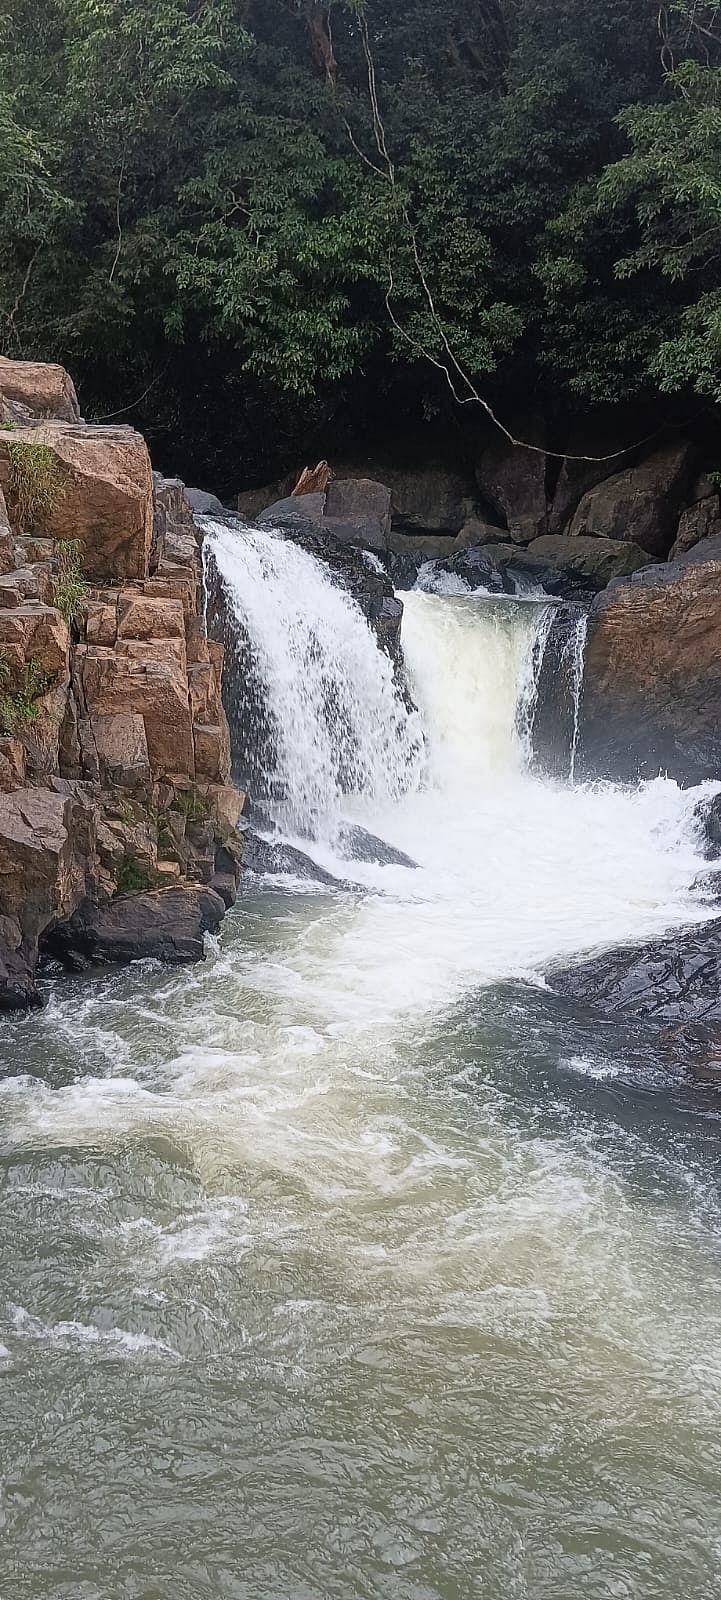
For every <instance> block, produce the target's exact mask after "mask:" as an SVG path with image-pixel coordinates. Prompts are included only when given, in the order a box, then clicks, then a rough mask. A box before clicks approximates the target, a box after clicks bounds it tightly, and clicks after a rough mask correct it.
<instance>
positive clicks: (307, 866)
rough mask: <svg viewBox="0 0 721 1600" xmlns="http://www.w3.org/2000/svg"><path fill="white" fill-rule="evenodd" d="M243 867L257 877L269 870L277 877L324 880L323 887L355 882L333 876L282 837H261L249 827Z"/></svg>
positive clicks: (349, 887) (314, 880) (265, 874)
mask: <svg viewBox="0 0 721 1600" xmlns="http://www.w3.org/2000/svg"><path fill="white" fill-rule="evenodd" d="M242 837H243V868H244V870H245V871H246V872H253V873H256V874H257V876H259V877H265V876H267V875H268V874H271V875H274V876H279V877H291V878H304V879H306V880H307V881H308V882H309V883H320V884H323V886H324V888H326V889H345V890H347V889H354V888H356V887H357V886H356V885H355V884H350V883H346V882H345V881H344V880H343V879H342V878H335V877H334V876H333V873H332V872H326V870H325V868H324V867H319V866H318V863H317V862H316V861H313V860H311V857H310V856H307V855H305V853H304V851H302V850H297V849H296V848H295V846H294V845H290V844H286V843H285V841H284V840H281V839H277V840H276V839H263V838H261V836H260V834H257V833H254V832H253V831H252V829H250V828H248V829H247V830H246V831H245V832H244V833H243V836H242Z"/></svg>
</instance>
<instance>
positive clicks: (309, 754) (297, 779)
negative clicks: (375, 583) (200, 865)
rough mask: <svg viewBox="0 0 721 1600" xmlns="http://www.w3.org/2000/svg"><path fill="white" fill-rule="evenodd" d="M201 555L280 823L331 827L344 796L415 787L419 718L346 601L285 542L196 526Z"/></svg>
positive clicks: (319, 567)
mask: <svg viewBox="0 0 721 1600" xmlns="http://www.w3.org/2000/svg"><path fill="white" fill-rule="evenodd" d="M206 526H207V528H208V529H209V530H210V531H209V537H208V540H207V550H208V551H209V552H210V554H211V556H212V558H213V559H214V561H215V563H216V566H217V568H218V570H219V572H220V573H221V576H222V579H223V582H224V585H225V589H226V593H227V595H228V599H229V602H230V603H231V604H232V605H233V606H234V607H235V611H236V615H237V617H238V620H239V622H240V624H241V626H242V627H243V629H244V630H245V631H246V633H247V634H248V636H249V637H250V640H251V642H252V646H253V657H254V661H255V665H256V668H257V672H258V677H259V680H260V683H261V685H262V688H263V692H264V700H265V704H266V707H267V711H268V713H269V716H270V718H271V721H272V728H273V734H274V739H275V745H276V761H275V766H274V769H273V770H272V771H271V772H270V773H268V774H267V776H268V779H269V785H270V787H271V789H272V790H273V791H275V792H276V793H277V794H279V795H280V797H281V799H280V806H279V811H278V815H279V819H280V821H281V822H282V823H283V825H284V827H285V828H286V829H288V830H290V831H291V832H293V831H299V832H302V833H304V834H307V835H308V836H310V837H314V836H316V835H319V834H320V835H322V834H326V835H327V834H329V833H332V832H333V831H334V828H335V826H336V824H337V821H338V818H339V815H340V811H341V808H342V805H343V804H344V802H345V799H346V797H353V796H358V797H360V796H363V797H364V798H365V799H366V801H367V802H369V803H371V804H381V803H382V802H384V801H389V800H397V799H398V798H399V797H400V795H401V794H403V793H404V792H405V790H407V789H408V788H409V787H413V786H414V785H415V784H417V782H418V780H419V776H420V770H421V764H422V759H423V740H422V735H421V730H420V726H419V722H418V718H417V717H416V716H415V715H414V714H411V713H409V711H408V709H407V708H406V706H405V705H404V703H403V700H402V698H401V695H400V693H399V691H398V688H397V685H396V683H395V681H394V676H393V667H392V664H391V662H390V660H389V659H388V657H387V656H386V655H384V654H383V652H382V651H380V650H378V649H377V648H376V644H375V639H374V638H373V636H372V634H371V633H370V631H369V629H368V628H367V627H366V625H365V621H364V619H363V617H362V615H361V613H360V612H359V610H358V607H357V606H356V604H355V603H354V601H353V600H352V599H351V598H350V596H349V595H348V594H346V592H345V591H344V590H343V589H341V588H339V587H337V585H335V584H333V582H332V581H331V576H330V573H329V571H328V568H327V567H325V566H324V564H323V563H322V562H321V561H317V560H316V559H315V557H313V556H311V555H309V554H307V553H306V552H305V551H303V550H301V549H299V548H298V547H297V546H296V545H295V544H293V542H292V541H291V540H289V539H283V538H282V537H274V536H273V535H271V534H269V533H264V532H263V533H261V532H256V531H254V530H247V531H245V530H244V531H243V532H242V533H241V532H239V531H238V530H237V529H234V528H229V527H226V526H225V525H224V524H222V523H213V522H212V521H207V522H206Z"/></svg>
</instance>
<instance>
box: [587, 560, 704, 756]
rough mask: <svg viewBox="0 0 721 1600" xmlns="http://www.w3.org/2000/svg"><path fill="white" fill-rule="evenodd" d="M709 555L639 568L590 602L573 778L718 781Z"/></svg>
mask: <svg viewBox="0 0 721 1600" xmlns="http://www.w3.org/2000/svg"><path fill="white" fill-rule="evenodd" d="M701 548H703V547H701ZM712 554H713V555H714V556H715V559H709V560H701V559H698V560H695V561H694V560H693V559H691V558H686V560H685V561H683V562H674V563H670V564H668V565H666V566H653V567H647V568H646V569H645V570H644V571H642V572H638V573H636V574H635V575H634V576H633V577H632V578H630V579H628V580H626V581H624V582H619V583H615V584H612V585H611V587H610V589H608V590H607V591H606V592H605V593H604V594H601V595H599V596H598V598H597V600H596V601H595V602H594V605H593V606H592V608H591V613H590V618H589V631H588V642H587V646H586V663H585V673H584V687H583V697H582V701H581V714H580V729H579V763H578V767H579V770H581V771H585V772H586V773H587V774H601V775H603V776H607V777H611V778H615V779H633V778H636V777H638V776H642V777H651V776H655V775H656V774H657V773H659V772H668V773H669V775H670V776H671V777H674V778H676V779H678V781H679V782H682V783H698V782H701V781H702V780H703V779H705V778H718V777H721V654H720V653H719V639H720V638H721V549H719V548H718V547H717V546H716V545H715V546H714V549H713V550H710V551H709V556H711V555H712Z"/></svg>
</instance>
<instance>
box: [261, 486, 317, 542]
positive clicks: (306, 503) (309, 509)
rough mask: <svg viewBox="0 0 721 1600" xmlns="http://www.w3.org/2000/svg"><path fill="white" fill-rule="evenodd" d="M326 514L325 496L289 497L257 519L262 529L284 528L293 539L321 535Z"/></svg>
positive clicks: (275, 504) (271, 506) (268, 508)
mask: <svg viewBox="0 0 721 1600" xmlns="http://www.w3.org/2000/svg"><path fill="white" fill-rule="evenodd" d="M324 514H325V495H324V494H304V495H301V496H293V495H288V496H287V497H286V498H285V499H284V500H275V501H274V502H273V504H272V505H270V506H268V507H267V509H266V510H265V511H263V512H261V514H260V515H259V516H258V517H257V518H256V521H257V523H258V526H259V527H260V528H270V529H273V528H282V529H283V531H284V532H287V533H289V534H291V535H292V536H293V537H298V536H302V535H303V534H308V533H311V534H312V533H319V532H320V531H321V530H322V527H323V517H324Z"/></svg>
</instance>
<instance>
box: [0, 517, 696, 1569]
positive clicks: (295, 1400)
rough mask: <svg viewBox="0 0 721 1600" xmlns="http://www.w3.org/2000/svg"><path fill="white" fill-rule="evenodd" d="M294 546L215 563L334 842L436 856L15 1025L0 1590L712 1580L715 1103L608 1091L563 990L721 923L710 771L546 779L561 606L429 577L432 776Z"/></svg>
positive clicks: (424, 716)
mask: <svg viewBox="0 0 721 1600" xmlns="http://www.w3.org/2000/svg"><path fill="white" fill-rule="evenodd" d="M281 544H282V541H279V540H271V539H270V538H269V536H267V535H264V534H251V535H250V538H249V543H248V545H247V547H246V548H245V549H244V553H243V555H242V558H241V557H239V558H238V561H237V562H236V557H235V555H234V554H233V551H232V550H226V552H225V554H223V552H222V551H221V560H227V567H226V573H225V575H226V578H227V581H228V582H229V583H230V584H231V587H232V584H233V583H236V582H237V585H238V596H239V598H238V605H239V607H242V616H243V620H244V625H245V627H246V629H247V631H248V634H249V635H250V637H251V639H252V643H253V647H254V650H255V653H256V657H257V660H258V662H259V664H260V665H261V666H262V670H263V672H264V674H265V681H266V684H267V692H268V694H269V696H270V699H271V709H272V710H273V711H274V712H275V714H276V717H277V720H278V722H279V724H280V723H282V724H283V726H284V741H282V742H281V744H280V747H279V752H280V753H279V757H278V760H279V771H280V772H281V773H282V775H283V778H284V781H286V780H287V782H288V783H290V782H291V780H294V775H297V777H298V782H299V784H300V789H299V791H298V792H299V793H302V794H303V796H304V797H305V801H307V802H308V803H309V804H310V805H311V806H312V808H313V815H314V819H315V827H314V831H315V833H316V840H315V843H314V846H313V849H314V851H315V854H316V856H317V858H318V859H319V860H320V861H321V862H322V864H325V865H328V866H329V867H331V868H332V869H334V870H335V871H337V872H338V874H339V875H340V876H342V877H343V878H346V877H347V876H349V874H350V870H351V868H350V866H349V863H348V862H347V860H345V859H343V860H341V859H340V858H339V857H338V856H337V855H336V850H335V842H334V841H335V837H336V834H335V827H336V822H337V818H338V816H339V815H342V816H345V817H350V818H352V819H360V820H361V821H363V822H364V823H365V824H366V825H367V826H369V827H372V829H373V831H374V832H376V833H378V834H380V835H382V836H383V837H386V838H388V839H389V840H390V841H391V842H392V843H395V844H397V845H398V846H399V847H400V848H402V849H404V850H405V851H407V852H408V853H409V854H410V855H411V856H412V857H414V858H415V860H416V861H417V862H418V864H419V865H418V868H417V870H415V871H414V870H410V869H408V868H402V867H398V866H385V867H381V866H375V865H373V864H372V863H369V862H367V861H366V862H358V863H355V862H354V863H352V876H353V878H354V879H356V880H357V881H358V883H360V884H362V885H363V888H364V892H363V893H343V894H336V895H330V896H324V897H320V896H318V895H317V894H314V895H309V894H307V893H306V894H301V893H299V892H296V893H295V894H294V895H292V896H289V895H286V894H284V893H282V892H280V891H279V889H278V887H277V886H275V887H271V888H270V889H269V890H267V891H266V892H261V891H260V890H257V891H256V890H255V889H254V891H253V892H252V893H248V894H247V895H246V896H244V897H241V899H240V901H239V903H238V906H237V907H236V909H235V911H234V912H233V913H231V915H230V916H229V917H228V919H227V921H226V923H225V924H224V927H223V931H222V934H221V937H220V938H219V940H218V941H216V942H215V943H214V944H212V945H211V946H210V947H209V953H208V960H207V961H206V962H205V963H204V964H203V965H201V966H199V967H197V968H194V969H191V970H188V971H182V972H169V971H167V970H163V969H162V968H159V967H158V966H157V965H154V964H145V965H143V966H142V967H141V966H139V967H136V968H132V969H130V970H129V971H126V972H122V973H111V974H108V975H107V977H105V978H102V979H97V978H92V979H87V978H85V977H79V978H77V979H74V980H72V981H71V982H70V983H60V982H57V983H52V984H50V985H49V987H48V994H49V1004H48V1006H47V1009H46V1011H45V1012H44V1013H43V1014H41V1015H39V1016H33V1017H30V1018H26V1019H16V1020H14V1021H12V1022H11V1023H9V1024H8V1027H7V1030H6V1034H5V1041H4V1042H5V1045H6V1051H5V1056H6V1062H7V1063H8V1065H9V1067H10V1070H11V1071H13V1070H17V1071H18V1073H23V1074H24V1075H23V1076H17V1077H9V1078H8V1079H6V1080H5V1082H4V1085H3V1092H2V1093H1V1094H0V1130H1V1131H2V1145H1V1147H0V1148H1V1152H2V1154H1V1156H0V1161H1V1163H2V1171H3V1174H4V1184H3V1205H2V1207H0V1250H1V1252H2V1257H3V1260H4V1262H5V1264H6V1267H7V1271H6V1274H5V1280H6V1283H7V1290H6V1295H7V1298H8V1301H9V1304H8V1306H7V1308H4V1307H3V1304H2V1302H0V1339H1V1340H2V1347H3V1349H2V1350H0V1356H2V1360H3V1373H2V1376H3V1391H4V1401H5V1404H4V1407H3V1409H2V1411H1V1412H0V1451H1V1452H2V1458H3V1460H4V1461H5V1462H6V1463H7V1468H6V1471H7V1480H8V1483H7V1494H6V1496H5V1498H4V1500H3V1511H4V1514H5V1515H6V1517H7V1521H6V1524H5V1526H4V1535H3V1544H2V1549H1V1550H0V1579H1V1580H2V1583H0V1587H2V1586H3V1585H4V1586H5V1587H6V1588H7V1590H8V1593H11V1592H14V1590H13V1583H15V1582H16V1577H17V1573H18V1571H20V1570H22V1572H23V1573H24V1574H26V1575H27V1582H26V1592H27V1594H28V1595H32V1597H33V1600H58V1596H60V1595H63V1596H65V1595H67V1596H72V1600H75V1595H76V1594H77V1595H78V1596H80V1595H82V1596H83V1600H85V1597H86V1596H87V1597H88V1600H106V1597H108V1596H111V1595H112V1596H113V1597H114V1596H115V1595H116V1594H117V1595H118V1596H120V1595H121V1594H122V1595H123V1596H124V1597H125V1596H127V1597H129V1600H140V1597H141V1596H142V1595H144V1594H145V1593H147V1584H148V1581H149V1580H148V1574H149V1573H153V1574H159V1575H160V1576H158V1578H157V1582H156V1579H155V1578H153V1580H152V1581H153V1582H156V1587H157V1586H158V1585H160V1587H159V1588H158V1593H159V1594H160V1593H161V1592H162V1593H163V1594H164V1593H165V1589H166V1588H167V1591H168V1593H170V1592H171V1591H172V1593H173V1594H175V1595H177V1596H178V1600H218V1596H219V1595H221V1594H226V1593H227V1594H228V1595H229V1596H230V1595H231V1594H235V1593H236V1592H237V1593H238V1594H239V1595H240V1594H241V1593H242V1594H244V1595H245V1594H247V1595H253V1596H256V1595H257V1596H261V1595H262V1596H266V1595H268V1596H269V1595H284V1596H285V1595H292V1596H293V1597H294V1600H317V1597H320V1596H325V1595H331V1594H332V1595H333V1596H334V1597H337V1600H358V1596H359V1595H361V1594H362V1595H364V1596H368V1597H369V1600H459V1597H461V1596H462V1597H463V1600H465V1597H466V1596H467V1595H471V1594H475V1593H476V1591H477V1592H478V1593H479V1595H480V1594H481V1593H482V1594H483V1600H509V1597H513V1600H516V1597H518V1600H544V1597H549V1600H550V1597H551V1596H552V1597H553V1600H577V1597H578V1596H580V1595H583V1597H584V1600H608V1597H609V1596H610V1595H614V1596H616V1597H621V1600H692V1597H693V1600H711V1597H712V1596H714V1595H715V1593H717V1592H718V1588H719V1582H720V1580H721V1552H720V1551H719V1546H718V1536H717V1514H716V1506H717V1505H718V1503H719V1499H720V1498H721V1447H720V1446H719V1440H721V1335H720V1333H719V1328H720V1326H721V1323H720V1321H719V1315H718V1311H719V1300H720V1296H721V1288H720V1284H721V1279H720V1278H719V1259H720V1257H721V1216H720V1215H719V1206H718V1201H717V1198H716V1195H715V1191H714V1184H713V1179H712V1174H713V1172H714V1171H717V1170H718V1167H719V1165H720V1164H721V1163H720V1162H719V1151H718V1142H717V1140H716V1136H715V1131H714V1127H713V1125H712V1124H710V1123H705V1122H704V1123H702V1122H701V1121H700V1120H699V1119H696V1120H693V1121H691V1122H689V1121H688V1120H685V1118H686V1115H687V1114H686V1112H685V1111H684V1110H683V1108H681V1109H680V1110H678V1111H673V1110H668V1111H666V1110H664V1109H663V1105H662V1108H661V1110H660V1111H659V1112H658V1113H655V1114H653V1113H651V1111H650V1110H649V1109H648V1104H647V1100H646V1099H644V1098H643V1096H639V1098H638V1099H637V1100H633V1101H632V1102H631V1103H629V1102H628V1100H624V1099H623V1098H622V1096H621V1089H620V1081H621V1075H620V1074H619V1070H618V1069H619V1054H618V1051H617V1050H616V1049H615V1047H614V1046H613V1042H612V1041H611V1040H610V1039H609V1037H608V1036H607V1034H606V1033H604V1030H602V1029H601V1030H600V1034H601V1035H603V1036H602V1037H601V1036H599V1038H598V1040H596V1039H594V1038H591V1039H589V1037H588V1030H586V1032H585V1034H584V1036H583V1039H581V1040H579V1041H577V1040H576V1038H575V1034H574V1032H573V1028H574V1018H573V1016H572V1015H571V1014H570V1012H569V1013H568V1014H567V1015H566V1017H565V1020H563V1021H562V1022H555V1023H554V1022H553V1021H552V1020H549V1019H548V1017H547V1015H546V1013H545V1012H544V1010H543V1007H544V1005H545V1002H546V997H545V995H544V991H543V988H542V986H541V975H542V973H543V971H544V969H545V967H546V965H547V963H548V962H549V961H550V960H552V959H553V958H554V957H556V956H559V955H567V954H570V953H571V952H573V951H577V950H582V949H588V948H592V947H594V948H595V947H598V946H602V945H603V944H604V943H607V942H616V941H619V940H622V939H642V938H645V937H646V936H648V935H649V934H653V933H658V932H660V931H661V930H663V929H666V928H669V927H672V926H674V925H679V924H681V923H684V922H691V921H693V920H694V919H696V918H699V917H701V916H703V915H704V914H706V913H705V912H704V908H703V906H702V905H701V904H700V902H699V900H698V898H697V895H696V892H695V890H694V888H693V883H694V879H695V876H696V874H697V873H698V871H699V867H700V852H699V841H698V838H697V835H696V829H695V824H694V819H693V813H694V807H695V805H696V802H697V800H698V793H688V792H686V793H684V792H682V791H680V790H679V789H678V788H677V787H676V786H675V785H674V784H670V783H666V782H664V781H661V780H659V781H657V782H655V783H650V784H645V785H642V786H639V787H638V788H635V789H631V788H629V789H620V788H613V787H611V786H595V787H594V786H588V787H583V788H579V787H575V788H574V787H573V786H572V785H570V784H547V783H543V782H540V781H538V780H537V779H535V778H533V777H531V776H530V775H529V772H528V768H527V762H526V739H527V720H528V718H527V713H526V715H525V716H524V706H525V707H526V708H527V707H528V704H529V702H530V701H531V700H532V696H533V692H534V681H535V674H536V670H537V661H538V656H539V651H540V643H539V642H542V633H543V629H544V627H545V626H546V624H547V618H548V608H547V607H546V606H545V605H544V604H543V603H539V604H538V605H536V604H534V603H533V602H528V601H526V602H519V603H517V604H515V605H514V603H513V602H512V601H508V600H498V599H495V598H491V599H488V598H483V597H480V598H479V597H477V596H473V597H471V596H469V595H468V594H463V595H459V596H439V595H433V594H428V593H423V592H418V593H413V594H411V595H409V596H406V597H405V600H406V615H405V627H404V637H405V648H406V655H407V660H408V667H409V673H410V677H411V682H412V687H413V692H414V695H415V698H416V702H417V704H418V707H419V712H420V720H421V723H422V726H423V731H424V735H425V741H426V752H425V758H424V759H425V766H424V767H423V768H422V769H421V768H420V767H419V764H418V745H417V742H416V738H415V732H416V731H417V727H418V724H417V723H416V722H415V720H414V718H413V714H412V713H410V712H409V711H408V709H407V707H406V706H405V705H403V703H402V701H400V700H399V699H398V698H397V692H396V688H395V685H394V683H393V680H392V674H391V672H390V668H389V667H388V670H387V668H386V663H385V660H384V659H380V667H379V666H378V663H377V661H376V659H375V657H376V656H377V655H378V652H377V651H376V650H375V645H374V644H373V642H372V640H371V639H370V635H369V634H368V633H367V630H366V629H365V623H364V622H363V619H362V618H361V617H360V613H359V612H358V611H357V608H355V607H353V606H352V602H350V601H348V598H347V597H346V596H342V597H341V601H340V603H337V602H336V601H335V600H334V599H332V598H329V597H328V593H327V589H326V585H327V579H326V576H325V574H324V573H323V571H322V569H321V568H319V567H318V563H317V562H314V561H313V558H312V557H308V556H305V554H304V553H303V552H296V555H297V557H298V560H297V561H296V559H295V557H294V556H293V555H292V554H291V553H290V551H291V549H292V547H288V546H287V545H285V544H283V545H282V549H281V551H280V552H279V551H278V550H277V549H276V545H278V546H280V545H281ZM234 549H235V547H233V550H234ZM301 558H302V559H301ZM309 563H310V565H309ZM316 569H317V570H316ZM228 573H230V574H231V576H230V577H228ZM243 575H245V576H243ZM246 582H247V588H244V584H246ZM287 586H289V587H290V588H291V589H292V591H293V593H292V594H288V593H287V592H286V587H287ZM241 591H242V595H241ZM335 593H336V591H331V596H332V595H333V594H335ZM299 594H300V595H302V597H303V609H304V611H305V610H307V611H308V612H309V614H310V615H312V616H313V618H314V619H315V621H314V624H313V628H312V630H307V629H306V630H305V632H304V628H305V624H304V622H303V619H302V617H301V616H300V615H299V614H298V611H299V608H298V606H297V604H296V600H297V596H298V595H299ZM323 628H326V629H327V630H329V631H326V632H325V633H324V632H323ZM311 633H312V635H313V636H312V638H311ZM369 652H374V654H373V655H372V656H371V654H370V653H369ZM316 671H317V672H318V674H319V675H320V676H322V677H323V680H324V685H325V688H324V689H323V691H322V692H321V690H320V688H319V687H318V685H313V684H312V683H310V684H309V678H312V676H313V673H314V672H316ZM294 675H295V677H297V676H298V675H300V676H301V677H302V679H303V682H302V684H300V685H299V684H298V683H297V682H296V681H295V677H294ZM329 684H330V685H332V694H331V696H330V703H331V704H332V705H333V706H335V707H339V706H340V707H342V706H345V707H346V708H347V711H348V717H349V719H350V724H349V725H350V727H351V728H352V730H353V749H354V750H355V751H356V752H357V751H359V750H360V752H361V756H360V757H359V758H358V762H357V764H356V765H355V766H354V767H353V771H354V773H355V778H356V780H357V781H354V783H353V784H350V785H349V784H348V783H347V782H346V781H345V778H344V777H343V776H342V775H341V774H340V769H339V766H338V763H337V761H336V760H335V756H334V750H335V749H336V748H337V746H334V744H333V739H334V734H333V733H332V731H331V732H330V733H329V731H328V729H327V728H326V727H325V722H326V719H327V715H328V706H329V697H328V685H329ZM354 685H355V686H357V688H358V697H357V698H356V697H354V691H353V692H352V690H353V686H354ZM366 693H367V694H368V696H369V704H370V708H371V710H370V713H369V724H368V727H367V728H366V727H364V726H363V722H362V716H361V710H362V697H363V695H365V694H366ZM519 703H520V710H521V715H520V717H519ZM281 713H282V715H281ZM324 730H325V731H324ZM308 743H310V744H311V746H312V749H311V751H310V753H308V751H307V749H306V745H307V744H308ZM319 752H320V753H319ZM287 825H288V827H289V829H290V830H292V828H293V827H294V826H297V827H299V828H301V827H302V828H303V831H304V833H305V832H306V831H307V830H306V829H305V824H304V821H303V818H302V817H301V816H300V813H299V812H296V813H294V812H293V810H292V807H291V809H290V810H289V812H288V814H287ZM306 848H307V840H306ZM514 976H520V977H523V978H524V979H526V980H528V982H527V983H526V984H525V985H523V986H521V988H520V989H518V990H516V989H515V988H511V989H510V990H509V997H508V998H506V999H504V995H505V988H504V985H505V983H506V981H507V980H508V979H510V978H513V977H514ZM499 980H502V982H501V983H500V986H498V987H497V984H498V983H499ZM531 985H533V986H534V987H531ZM623 1065H624V1063H623V1057H622V1056H621V1058H620V1066H621V1068H623ZM51 1083H52V1084H54V1085H55V1087H51V1086H50V1084H51ZM664 1104H665V1103H664ZM18 1306H22V1307H23V1308H24V1310H23V1311H22V1312H21V1313H17V1314H16V1312H15V1311H14V1309H13V1308H14V1307H18ZM3 1350H4V1351H7V1352H9V1359H8V1357H7V1356H6V1355H4V1354H3ZM6 1362H7V1365H6ZM66 1572H67V1573H68V1574H69V1576H68V1578H67V1583H66V1582H65V1578H64V1576H63V1574H64V1573H66Z"/></svg>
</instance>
